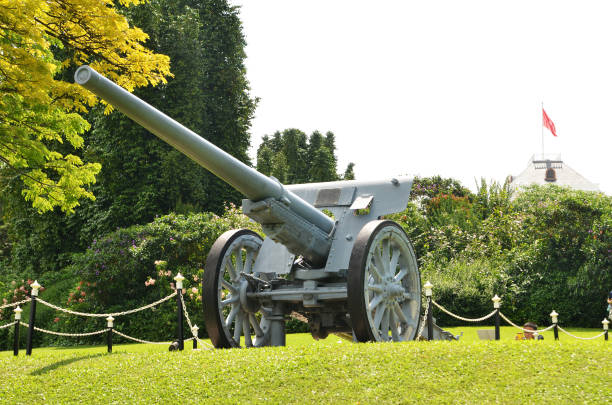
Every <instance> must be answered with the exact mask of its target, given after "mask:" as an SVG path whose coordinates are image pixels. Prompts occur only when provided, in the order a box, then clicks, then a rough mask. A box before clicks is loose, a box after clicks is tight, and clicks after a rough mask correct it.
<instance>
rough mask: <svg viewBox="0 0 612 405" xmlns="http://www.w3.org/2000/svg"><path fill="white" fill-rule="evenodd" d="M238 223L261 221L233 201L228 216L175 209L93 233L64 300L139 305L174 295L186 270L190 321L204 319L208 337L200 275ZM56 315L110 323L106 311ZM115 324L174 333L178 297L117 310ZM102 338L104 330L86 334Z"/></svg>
mask: <svg viewBox="0 0 612 405" xmlns="http://www.w3.org/2000/svg"><path fill="white" fill-rule="evenodd" d="M235 228H251V229H255V230H258V227H257V225H256V224H255V223H253V222H251V221H249V220H248V218H246V217H245V216H244V215H242V214H241V213H239V211H238V210H237V209H236V208H235V207H230V208H229V209H228V210H227V212H226V213H225V214H224V215H223V216H222V217H219V216H217V215H215V214H211V213H202V214H191V215H188V216H184V215H176V214H170V215H166V216H163V217H160V218H157V219H155V220H154V221H153V222H151V223H149V224H146V225H136V226H131V227H129V228H125V229H118V230H116V231H115V232H112V233H110V234H108V235H106V236H104V237H101V238H98V239H96V240H94V241H93V243H92V244H91V246H90V247H89V248H88V249H87V251H85V252H84V253H82V254H78V255H75V257H74V261H73V264H72V265H71V266H69V268H68V269H67V270H68V271H69V272H71V273H72V274H74V275H75V276H76V277H77V279H78V282H77V283H75V284H73V285H72V286H71V288H70V289H68V290H64V296H63V299H62V301H61V302H60V305H62V306H65V307H68V308H70V309H73V310H77V311H81V312H94V313H109V312H121V311H124V310H127V309H132V308H138V307H141V306H144V305H147V304H149V303H151V302H154V301H157V300H159V299H161V298H163V297H165V296H167V295H169V294H170V293H171V292H172V290H173V289H174V280H173V278H174V276H175V275H176V274H177V273H178V272H180V273H181V274H183V276H185V281H184V283H183V285H184V297H185V303H186V306H187V311H188V313H189V315H190V318H191V321H192V323H195V324H198V325H199V326H200V331H201V335H202V336H203V335H204V334H205V328H204V321H203V315H202V309H201V308H202V305H201V302H202V292H201V285H200V281H201V277H202V273H203V267H204V263H205V261H206V256H207V254H208V251H209V250H210V248H211V246H212V244H213V243H214V241H215V240H216V239H217V238H218V237H219V236H220V235H221V234H222V233H223V232H225V231H227V230H230V229H235ZM57 318H58V319H56V318H54V319H53V321H54V322H52V324H51V327H52V328H54V329H59V330H69V331H79V332H87V331H94V330H99V329H102V328H104V327H105V325H106V322H105V321H104V319H100V318H94V319H92V318H82V317H75V316H72V315H66V314H60V315H58V316H57ZM115 328H116V329H117V330H119V331H121V332H123V333H125V334H127V335H130V336H134V337H138V338H141V339H145V340H153V341H155V340H168V339H172V338H173V337H174V336H175V328H176V300H174V299H173V300H170V301H169V302H168V301H167V302H165V303H163V304H161V305H160V306H158V307H156V308H154V309H150V310H145V311H142V312H138V313H136V314H132V315H127V316H125V317H117V319H116V320H115ZM187 333H188V332H187ZM187 337H189V335H188V334H187ZM101 339H102V337H100V336H98V337H94V338H87V339H83V340H82V341H83V342H91V341H100V340H101ZM63 340H64V341H65V338H64V339H63ZM71 342H72V341H71Z"/></svg>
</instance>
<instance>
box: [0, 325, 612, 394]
mask: <svg viewBox="0 0 612 405" xmlns="http://www.w3.org/2000/svg"><path fill="white" fill-rule="evenodd" d="M483 328H484V327H457V328H449V330H450V331H451V332H453V333H454V334H458V333H459V332H464V335H463V337H462V338H461V340H460V341H458V342H407V343H399V344H354V343H351V342H347V341H344V340H342V339H340V338H338V337H336V336H334V335H331V336H330V337H329V338H327V339H325V340H321V341H314V340H313V339H312V338H311V337H310V335H289V336H288V337H287V347H275V348H272V347H269V348H262V349H249V350H246V349H234V350H199V351H193V350H191V342H189V343H187V344H186V350H185V351H183V352H180V353H177V352H172V353H170V352H168V351H167V347H166V346H158V345H139V344H125V345H115V346H113V350H114V352H113V353H112V354H110V355H109V354H107V353H106V347H105V346H104V347H87V348H69V349H66V348H42V349H39V348H35V349H34V351H33V353H32V356H30V357H26V356H25V355H24V352H23V351H22V352H20V354H19V357H14V356H13V354H12V352H0V370H2V374H1V376H0V402H2V403H10V404H19V403H54V404H55V403H87V404H89V403H113V402H114V403H143V404H144V403H147V404H149V403H247V402H248V403H263V402H270V403H336V402H339V403H363V404H371V403H393V404H395V403H426V402H427V403H519V402H525V403H536V402H540V403H555V404H558V403H574V402H581V403H609V398H610V391H611V389H612V340H611V341H608V342H605V341H604V340H603V338H599V339H597V340H594V341H593V340H591V341H581V340H576V339H573V338H570V337H569V336H566V335H564V334H561V335H560V341H554V339H553V337H552V332H547V333H545V334H544V336H545V340H544V341H539V342H534V341H529V342H525V341H515V340H513V338H514V335H515V330H514V329H512V328H510V327H503V328H502V332H501V335H502V340H501V341H499V342H495V341H479V340H478V339H477V337H476V330H477V329H483ZM570 331H571V332H572V333H574V334H577V335H579V336H584V337H587V336H593V335H596V334H598V333H599V332H600V331H599V330H584V329H583V330H581V329H570Z"/></svg>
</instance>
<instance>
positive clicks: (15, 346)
mask: <svg viewBox="0 0 612 405" xmlns="http://www.w3.org/2000/svg"><path fill="white" fill-rule="evenodd" d="M19 326H20V325H19V320H16V321H15V333H14V339H13V355H15V356H17V355H18V354H19ZM607 338H608V335H607V334H606V339H607Z"/></svg>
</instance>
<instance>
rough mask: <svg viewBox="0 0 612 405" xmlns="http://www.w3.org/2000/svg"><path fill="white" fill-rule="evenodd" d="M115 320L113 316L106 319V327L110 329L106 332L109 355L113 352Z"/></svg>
mask: <svg viewBox="0 0 612 405" xmlns="http://www.w3.org/2000/svg"><path fill="white" fill-rule="evenodd" d="M114 320H115V318H113V316H112V315H109V316H108V317H107V318H106V327H107V328H108V331H107V332H106V333H107V335H106V346H107V350H108V352H109V353H112V352H113V326H114V325H113V321H114Z"/></svg>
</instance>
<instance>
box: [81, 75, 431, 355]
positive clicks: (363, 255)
mask: <svg viewBox="0 0 612 405" xmlns="http://www.w3.org/2000/svg"><path fill="white" fill-rule="evenodd" d="M75 81H76V83H78V84H80V85H81V86H83V87H85V88H86V89H88V90H90V91H91V92H93V93H95V94H96V95H97V96H99V97H100V98H102V99H103V100H105V101H106V102H107V103H109V104H111V105H113V106H114V107H115V108H116V109H118V110H119V111H121V112H122V113H124V114H125V115H127V116H128V117H130V118H131V119H132V120H134V121H136V122H137V123H139V124H140V125H142V126H143V127H144V128H146V129H147V130H149V131H150V132H152V133H153V134H155V135H156V136H157V137H159V138H161V139H162V140H164V141H165V142H167V143H168V144H170V145H172V146H173V147H174V148H176V149H178V150H179V151H181V152H182V153H184V154H185V155H187V156H189V157H190V158H191V159H193V160H194V161H195V162H197V163H199V164H200V165H202V166H203V167H205V168H206V169H208V170H210V171H211V172H212V173H213V174H215V175H216V176H218V177H219V178H221V179H222V180H224V181H225V182H227V183H228V184H229V185H231V186H232V187H234V188H235V189H236V190H238V191H240V192H241V193H242V194H244V195H245V197H246V199H244V200H243V201H242V210H243V212H244V214H246V215H247V216H248V217H249V218H251V219H253V220H254V221H257V222H258V223H260V224H261V226H262V229H263V232H264V233H265V238H264V239H262V237H261V236H259V235H258V234H257V233H255V232H253V231H251V230H248V229H237V230H231V231H228V232H226V233H224V234H223V235H221V236H220V237H219V238H218V239H217V240H216V241H215V243H214V244H213V246H212V248H211V250H210V252H209V254H208V257H207V259H206V264H205V266H204V276H203V278H202V292H203V311H204V319H205V323H206V329H207V332H208V335H209V337H210V339H211V341H212V342H213V344H214V346H215V347H217V348H232V347H241V346H246V347H253V346H255V347H257V346H283V345H285V326H286V320H287V319H288V316H289V315H293V316H296V317H299V318H300V319H303V320H306V321H307V322H308V325H309V327H310V331H311V333H312V336H313V337H314V338H315V339H321V338H325V337H327V336H328V334H329V333H336V334H340V335H343V336H348V337H350V338H352V339H353V340H355V341H359V342H366V341H393V342H398V341H406V340H413V339H415V337H416V336H417V332H418V327H419V318H420V311H421V280H420V275H419V270H418V267H417V260H416V256H415V254H414V249H413V247H412V245H411V243H410V241H409V239H408V237H407V235H406V233H405V232H404V230H403V229H402V227H401V226H400V225H398V224H397V223H395V222H393V221H389V220H385V219H381V218H382V216H383V215H386V214H391V213H395V212H399V211H402V210H404V209H405V207H406V205H407V203H408V199H409V196H410V190H411V187H412V179H411V178H401V177H398V178H390V179H388V180H384V181H354V180H352V181H337V182H325V183H314V184H297V185H287V186H285V185H283V184H281V183H280V182H279V181H278V180H277V179H275V178H274V177H268V176H265V175H263V174H261V173H259V172H257V171H256V170H254V169H253V168H251V167H249V166H248V165H246V164H244V163H243V162H241V161H239V160H237V159H235V158H234V157H233V156H231V155H230V154H228V153H226V152H224V151H223V150H221V149H220V148H218V147H216V146H215V145H213V144H212V143H210V142H208V141H207V140H205V139H204V138H202V137H201V136H199V135H197V134H196V133H194V132H193V131H191V130H189V129H187V128H185V127H184V126H182V125H181V124H180V123H178V122H176V121H174V120H173V119H171V118H170V117H168V116H166V115H165V114H164V113H162V112H160V111H158V110H156V109H155V108H153V107H152V106H150V105H149V104H147V103H146V102H144V101H142V100H140V99H139V98H138V97H136V96H134V95H133V94H131V93H129V92H128V91H127V90H125V89H123V88H122V87H120V86H118V85H116V84H115V83H113V82H112V81H110V80H108V79H106V78H105V77H103V76H102V75H100V74H99V73H97V72H96V71H95V70H93V69H92V68H91V67H89V66H81V67H79V68H78V69H77V71H76V72H75Z"/></svg>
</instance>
